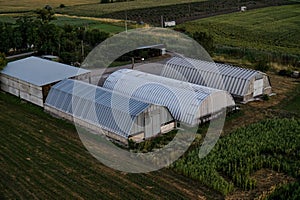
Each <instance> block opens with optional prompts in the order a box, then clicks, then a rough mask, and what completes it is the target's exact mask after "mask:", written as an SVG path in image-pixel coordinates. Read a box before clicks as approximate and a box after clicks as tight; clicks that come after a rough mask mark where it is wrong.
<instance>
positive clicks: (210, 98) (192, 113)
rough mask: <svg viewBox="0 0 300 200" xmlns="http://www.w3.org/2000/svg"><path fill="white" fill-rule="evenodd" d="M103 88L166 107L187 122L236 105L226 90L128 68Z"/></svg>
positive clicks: (107, 81)
mask: <svg viewBox="0 0 300 200" xmlns="http://www.w3.org/2000/svg"><path fill="white" fill-rule="evenodd" d="M103 87H105V88H108V89H110V90H113V91H117V92H120V93H123V94H125V95H128V96H132V97H134V98H137V99H140V100H142V101H146V102H149V103H153V104H159V105H163V106H166V107H167V108H168V109H169V110H170V112H171V114H172V115H173V117H174V119H176V120H177V121H180V122H184V123H186V124H189V125H196V124H199V123H201V122H202V120H203V119H204V118H205V119H207V117H208V116H209V117H210V116H212V115H214V114H216V113H218V112H220V111H221V110H223V109H224V108H227V107H232V106H234V105H235V103H234V100H233V98H232V97H231V95H230V94H229V93H228V92H226V91H222V90H218V89H213V88H208V87H204V86H200V85H195V84H191V83H187V82H183V81H178V80H175V79H170V78H165V77H161V76H156V75H153V74H148V73H144V72H140V71H136V70H130V69H122V70H118V71H116V72H114V73H112V74H111V75H110V76H109V77H108V78H107V79H106V81H105V83H104V86H103Z"/></svg>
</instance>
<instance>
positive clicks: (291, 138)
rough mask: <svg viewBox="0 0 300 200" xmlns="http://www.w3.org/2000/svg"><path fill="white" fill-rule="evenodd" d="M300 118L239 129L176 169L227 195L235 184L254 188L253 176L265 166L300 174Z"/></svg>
mask: <svg viewBox="0 0 300 200" xmlns="http://www.w3.org/2000/svg"><path fill="white" fill-rule="evenodd" d="M299 149H300V121H299V120H296V119H272V120H266V121H264V122H261V123H257V124H253V125H250V126H247V127H244V128H240V129H238V130H236V131H235V132H234V133H232V134H230V135H228V136H225V137H224V138H221V139H220V140H219V141H218V143H217V144H216V146H215V147H214V149H213V150H212V151H211V152H210V154H209V155H208V156H206V157H205V158H203V159H200V158H199V156H198V153H199V149H198V148H197V149H195V150H192V151H190V152H188V153H187V155H186V156H185V157H183V158H182V159H180V160H178V161H177V162H175V163H174V164H173V166H172V168H173V169H174V170H175V171H176V172H178V173H180V174H184V175H185V176H188V177H191V178H193V179H196V180H199V181H200V182H201V183H204V184H206V185H208V186H210V187H211V188H213V189H215V190H217V191H220V192H222V193H223V194H224V195H226V194H228V193H230V192H232V191H233V188H234V187H235V186H237V187H240V188H242V189H245V190H249V189H253V188H254V187H255V186H256V181H255V180H253V179H251V178H250V175H251V174H252V173H253V172H255V171H257V170H259V169H262V168H270V169H273V170H276V171H278V172H285V173H287V174H289V175H290V176H293V177H296V178H299V176H300V152H299Z"/></svg>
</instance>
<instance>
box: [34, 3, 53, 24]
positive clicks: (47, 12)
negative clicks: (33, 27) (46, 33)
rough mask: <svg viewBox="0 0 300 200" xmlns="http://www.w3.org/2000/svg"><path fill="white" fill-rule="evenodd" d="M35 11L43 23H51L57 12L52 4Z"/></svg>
mask: <svg viewBox="0 0 300 200" xmlns="http://www.w3.org/2000/svg"><path fill="white" fill-rule="evenodd" d="M35 13H36V14H37V18H38V19H40V20H41V22H42V23H43V24H44V23H49V22H50V21H51V20H54V19H55V17H54V14H55V12H54V11H53V9H52V8H51V7H50V6H46V7H45V8H42V9H37V10H36V11H35Z"/></svg>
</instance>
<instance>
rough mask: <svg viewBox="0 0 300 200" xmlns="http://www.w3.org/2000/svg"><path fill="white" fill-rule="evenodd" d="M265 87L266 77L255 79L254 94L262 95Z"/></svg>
mask: <svg viewBox="0 0 300 200" xmlns="http://www.w3.org/2000/svg"><path fill="white" fill-rule="evenodd" d="M263 89H264V79H258V80H255V82H254V93H253V96H254V97H256V96H259V95H262V94H263Z"/></svg>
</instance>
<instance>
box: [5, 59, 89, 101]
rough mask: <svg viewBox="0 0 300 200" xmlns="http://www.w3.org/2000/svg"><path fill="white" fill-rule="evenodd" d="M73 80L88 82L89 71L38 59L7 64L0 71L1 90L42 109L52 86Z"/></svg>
mask: <svg viewBox="0 0 300 200" xmlns="http://www.w3.org/2000/svg"><path fill="white" fill-rule="evenodd" d="M66 78H74V79H79V80H84V81H87V82H88V81H89V78H90V71H89V70H85V69H80V68H77V67H73V66H70V65H65V64H62V63H58V62H53V61H49V60H46V59H42V58H38V57H33V56H32V57H28V58H25V59H21V60H17V61H14V62H9V63H8V64H7V66H6V67H5V68H4V69H3V70H2V71H1V74H0V80H1V89H2V90H4V91H6V92H8V93H11V94H13V95H15V96H18V97H20V98H21V99H25V100H27V101H29V102H31V103H33V104H36V105H38V106H41V107H43V105H44V102H45V99H46V97H47V94H48V92H49V90H50V88H51V86H52V85H54V84H56V83H57V82H59V81H61V80H63V79H66Z"/></svg>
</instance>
